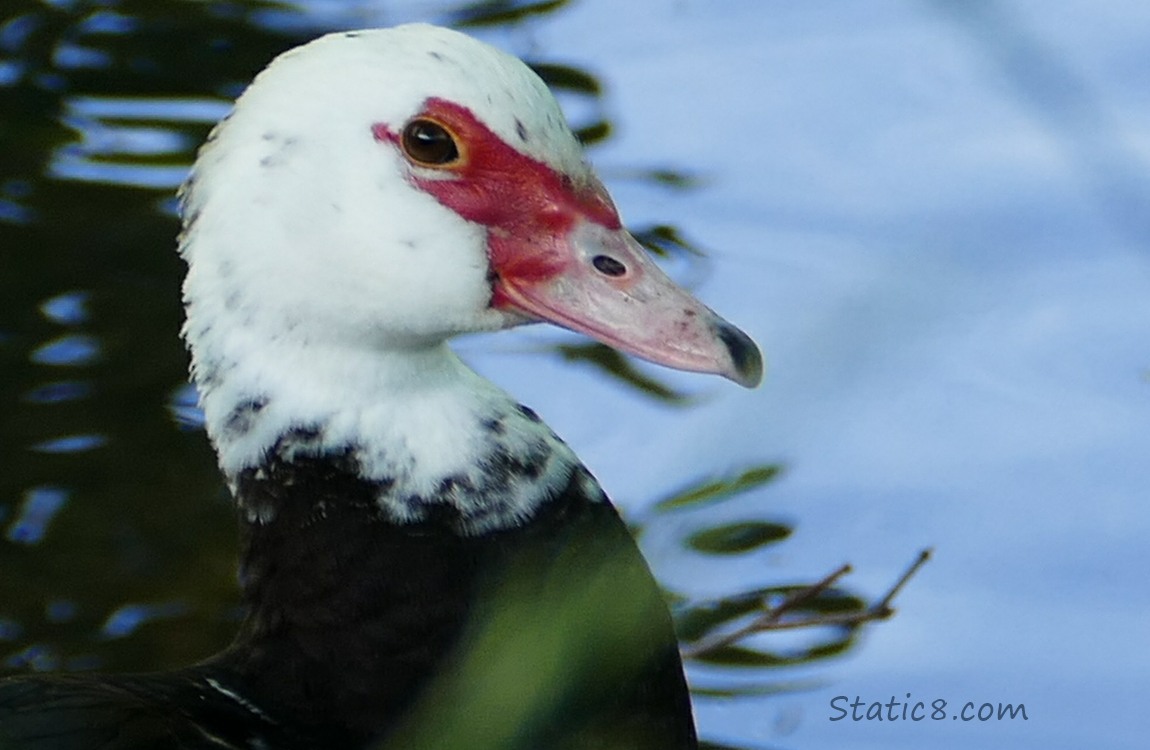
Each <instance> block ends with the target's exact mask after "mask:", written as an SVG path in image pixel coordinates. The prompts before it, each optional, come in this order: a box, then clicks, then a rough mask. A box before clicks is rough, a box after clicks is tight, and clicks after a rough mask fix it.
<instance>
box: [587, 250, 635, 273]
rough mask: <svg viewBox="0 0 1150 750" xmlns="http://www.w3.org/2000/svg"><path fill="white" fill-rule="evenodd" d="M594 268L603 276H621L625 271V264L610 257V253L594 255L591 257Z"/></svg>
mask: <svg viewBox="0 0 1150 750" xmlns="http://www.w3.org/2000/svg"><path fill="white" fill-rule="evenodd" d="M591 265H593V266H595V270H596V271H598V272H599V273H601V274H603V275H605V276H622V275H623V274H625V273H627V266H625V265H623V264H622V263H620V262H619V261H617V260H615V259H614V258H612V257H611V256H610V255H596V256H595V257H594V258H592V259H591Z"/></svg>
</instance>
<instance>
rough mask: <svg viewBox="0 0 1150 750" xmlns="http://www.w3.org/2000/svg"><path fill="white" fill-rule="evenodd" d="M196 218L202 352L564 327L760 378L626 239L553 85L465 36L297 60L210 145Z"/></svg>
mask: <svg viewBox="0 0 1150 750" xmlns="http://www.w3.org/2000/svg"><path fill="white" fill-rule="evenodd" d="M184 219H185V231H184V235H183V241H182V243H181V250H182V252H183V254H184V256H185V259H186V260H187V261H188V263H189V274H188V277H187V281H186V283H185V298H186V302H187V304H188V307H189V322H188V325H187V328H186V330H185V334H186V336H187V337H188V338H189V340H190V341H191V342H192V343H193V356H194V357H195V356H196V355H197V352H196V351H195V341H196V340H197V339H198V338H200V337H201V334H206V330H205V329H206V328H207V327H210V326H213V325H217V324H218V323H219V322H220V321H222V320H224V319H227V320H228V321H230V323H229V325H230V326H231V328H232V329H234V330H235V331H237V335H240V333H238V332H241V331H246V332H249V333H253V332H260V333H253V335H262V336H264V337H265V338H266V337H276V338H277V339H279V340H294V341H297V342H298V343H300V344H304V345H311V346H313V347H314V346H338V347H366V348H380V349H388V348H390V349H394V348H408V349H416V348H419V347H421V346H427V345H433V344H437V343H441V342H442V341H443V340H445V339H447V338H449V337H451V336H453V335H456V334H459V333H465V332H470V331H487V330H495V329H500V328H506V327H510V326H514V325H519V324H522V323H527V322H534V321H547V322H551V323H554V324H556V325H559V326H562V327H564V328H568V329H571V330H573V331H578V332H580V333H583V334H586V335H588V336H591V337H592V338H595V339H597V340H599V341H601V342H603V343H605V344H608V345H610V346H612V347H614V348H617V349H620V350H623V351H626V352H630V353H632V354H635V355H637V356H639V357H642V358H644V359H647V360H650V361H652V362H656V363H659V364H662V365H666V366H669V367H674V368H678V369H683V370H691V371H698V372H710V373H717V374H720V375H723V376H725V377H727V378H730V379H731V380H733V381H735V382H738V383H740V384H742V385H745V386H753V385H755V384H757V383H758V382H759V380H760V378H761V375H762V360H761V356H760V354H759V351H758V349H757V347H756V346H755V344H754V343H753V342H752V341H751V340H750V338H748V337H747V336H746V335H745V334H744V333H742V332H741V331H740V330H738V329H737V328H735V327H734V326H733V325H731V324H730V323H727V322H726V321H724V320H723V319H722V318H720V317H719V316H718V315H716V314H715V313H714V312H713V311H711V310H710V309H709V308H707V307H706V306H704V305H703V304H702V303H700V302H699V301H698V300H696V299H695V298H694V297H693V296H691V295H690V294H689V293H687V292H686V291H684V290H682V289H681V288H679V287H678V286H676V285H675V284H674V283H673V282H672V281H671V280H670V279H669V278H667V276H666V275H665V274H664V273H663V272H662V271H661V270H660V269H659V267H658V266H657V265H655V264H654V263H653V262H652V260H651V259H650V257H649V256H648V254H647V253H646V251H645V250H644V249H643V248H642V247H641V246H640V244H639V243H638V242H637V241H636V240H635V238H634V237H632V236H631V234H629V233H628V232H627V230H626V229H625V228H624V227H623V223H622V220H621V219H620V216H619V212H618V210H617V209H616V207H615V205H614V204H613V202H612V200H611V198H610V196H609V195H608V193H607V191H606V189H605V188H604V187H603V185H602V183H601V182H600V181H599V180H598V179H597V178H596V177H595V175H594V173H593V172H592V170H591V168H590V167H589V166H588V164H587V163H586V161H585V160H584V158H583V153H582V149H581V147H580V145H579V143H578V141H577V140H576V138H575V137H574V136H573V134H572V133H571V130H570V128H569V127H568V126H567V124H566V122H565V120H564V118H563V115H562V113H561V112H560V110H559V107H558V104H557V103H556V101H555V99H554V97H553V96H552V95H551V93H550V92H549V91H548V89H547V87H546V86H545V84H544V83H543V82H542V81H541V80H540V79H539V77H538V76H537V75H535V73H534V72H532V71H531V70H530V69H529V68H528V67H527V66H526V65H524V64H523V63H522V62H521V61H519V60H518V59H516V58H514V57H511V56H509V55H506V54H504V53H502V52H499V51H498V50H496V49H494V48H492V47H490V46H488V45H486V44H483V43H481V42H478V41H476V40H474V39H471V38H470V37H467V36H465V35H462V34H459V33H457V32H453V31H449V30H446V29H441V28H436V27H431V26H426V25H409V26H402V27H397V28H393V29H381V30H371V31H362V32H349V33H342V34H331V35H328V36H325V37H322V38H320V39H318V40H316V41H314V42H311V43H310V44H307V45H304V46H303V47H299V48H297V49H295V50H292V51H290V52H288V53H285V54H284V55H282V56H280V57H279V58H278V59H277V60H276V61H274V62H273V63H272V64H271V65H270V66H269V67H268V68H267V69H266V70H265V71H264V72H263V73H261V74H260V75H259V76H258V77H257V78H256V80H255V81H254V82H253V83H252V85H251V86H250V87H249V88H248V90H247V91H246V92H245V93H244V94H243V95H242V96H241V98H240V99H239V100H238V102H237V104H236V107H235V109H234V110H233V112H232V113H231V114H230V115H229V116H228V117H227V118H225V120H224V121H223V122H222V123H221V124H220V125H219V126H218V127H217V129H216V131H215V132H214V133H213V135H212V136H211V137H210V138H209V142H208V144H207V145H206V146H205V147H204V149H203V150H202V152H201V154H200V157H199V159H198V160H197V163H196V166H195V168H194V170H193V175H192V178H191V179H190V180H189V183H188V185H187V186H186V189H185V191H184ZM199 360H200V361H197V362H196V367H198V368H200V369H201V370H202V369H204V367H205V362H204V361H203V360H204V357H203V356H200V357H199ZM197 379H198V380H199V381H201V382H200V385H201V388H203V387H204V386H205V383H204V382H202V381H204V380H205V379H209V378H208V375H207V374H205V373H203V372H200V373H198V378H197Z"/></svg>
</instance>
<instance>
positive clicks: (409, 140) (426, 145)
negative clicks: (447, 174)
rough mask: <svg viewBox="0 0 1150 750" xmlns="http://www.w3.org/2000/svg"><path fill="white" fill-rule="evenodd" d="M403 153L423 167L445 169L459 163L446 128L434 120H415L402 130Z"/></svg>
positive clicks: (452, 141) (455, 146) (457, 152)
mask: <svg viewBox="0 0 1150 750" xmlns="http://www.w3.org/2000/svg"><path fill="white" fill-rule="evenodd" d="M402 142H403V152H404V153H405V154H407V158H409V159H411V160H412V161H413V162H415V163H416V164H419V165H421V166H425V167H446V166H451V165H452V164H454V163H455V162H457V161H459V147H458V146H457V145H456V144H455V138H454V137H453V136H452V135H451V133H450V132H448V130H447V128H445V127H443V126H442V125H440V124H439V123H438V122H435V121H434V120H426V119H422V118H420V119H416V120H412V121H411V122H409V123H407V125H406V126H405V127H404V128H403V140H402Z"/></svg>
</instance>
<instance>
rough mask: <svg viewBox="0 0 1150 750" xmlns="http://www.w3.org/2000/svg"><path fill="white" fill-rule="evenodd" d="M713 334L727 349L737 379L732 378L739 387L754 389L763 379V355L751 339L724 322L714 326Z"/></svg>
mask: <svg viewBox="0 0 1150 750" xmlns="http://www.w3.org/2000/svg"><path fill="white" fill-rule="evenodd" d="M715 329H716V330H715V333H716V334H717V335H718V337H719V340H720V341H722V342H723V345H724V346H726V347H727V353H728V354H730V356H731V364H733V365H734V367H735V373H736V374H737V377H732V378H731V379H732V380H734V381H735V382H736V383H738V384H739V385H742V386H745V387H747V388H754V387H755V386H757V385H758V384H759V383H760V382H761V381H762V379H763V355H762V353H761V352H759V347H758V346H757V345H756V344H755V342H754V341H752V340H751V337H750V336H748V335H747V334H745V333H743V332H742V331H740V330H739V329H738V328H735V327H734V326H733V325H731V324H730V323H727V322H726V321H721V322H719V323H717V324H716V325H715Z"/></svg>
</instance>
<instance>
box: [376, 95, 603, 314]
mask: <svg viewBox="0 0 1150 750" xmlns="http://www.w3.org/2000/svg"><path fill="white" fill-rule="evenodd" d="M420 117H421V118H425V119H428V120H434V121H435V122H437V123H439V124H440V125H443V126H444V127H446V128H447V130H448V131H449V132H450V133H452V134H453V135H454V136H455V141H456V145H457V146H458V148H459V152H460V159H459V161H458V163H457V164H455V165H450V166H444V167H436V168H434V169H435V170H436V171H437V172H440V173H443V175H444V176H443V177H438V176H437V177H435V178H431V177H425V176H422V175H420V174H418V173H413V174H412V175H411V177H410V179H411V181H412V182H413V183H415V184H416V185H417V186H418V187H419V188H420V189H421V190H423V191H424V192H427V193H430V194H431V195H433V196H435V198H436V199H437V200H438V201H439V202H440V203H442V204H443V205H445V206H447V207H448V208H450V209H452V210H453V211H455V212H456V213H457V214H459V215H460V216H462V217H463V218H465V219H467V220H468V221H474V222H475V223H477V224H482V225H484V226H486V227H488V228H489V229H490V230H491V231H490V235H489V237H488V257H489V259H490V261H491V266H492V270H494V271H495V273H496V274H497V276H499V277H500V278H508V279H516V280H519V281H522V282H528V283H529V282H533V281H542V280H544V279H548V278H551V277H554V276H555V275H557V274H559V273H562V272H563V270H564V269H565V268H566V267H567V265H568V264H569V262H570V258H569V257H568V256H569V252H567V250H566V247H565V244H566V243H564V242H563V241H562V239H563V238H564V237H566V236H568V235H569V234H570V233H571V231H572V229H573V228H574V226H575V223H576V221H577V220H578V219H581V218H582V219H586V220H589V221H592V222H594V223H596V224H599V225H600V226H603V227H605V228H607V229H611V230H619V229H621V228H622V226H623V225H622V222H621V221H620V220H619V214H618V212H617V211H616V210H615V205H614V204H613V203H612V202H611V197H610V196H609V195H608V194H607V190H606V188H604V187H603V185H602V184H601V183H599V182H598V181H597V180H596V181H592V182H590V183H589V184H586V185H580V186H576V185H574V184H573V183H572V180H571V178H569V177H567V176H566V175H560V174H559V173H557V172H556V171H555V170H554V169H552V168H551V167H549V166H547V165H546V164H543V163H542V162H539V161H536V160H535V159H532V158H531V157H529V156H526V155H524V154H522V153H520V152H519V151H516V150H515V149H514V148H511V147H510V146H508V145H507V144H506V143H505V142H504V141H503V139H502V138H500V137H499V136H497V135H495V134H494V133H492V132H491V130H489V129H488V128H487V126H486V125H484V124H483V123H481V122H479V120H478V119H476V117H475V115H473V114H472V113H471V111H470V110H468V109H467V108H466V107H462V106H460V105H458V104H455V103H454V102H449V101H445V100H443V99H437V98H432V99H428V100H427V102H426V103H425V104H424V107H423V111H422V114H421V115H420ZM372 132H373V133H374V135H375V137H376V139H377V140H381V141H389V142H391V143H394V144H396V145H397V146H399V145H400V139H401V135H400V133H397V132H395V131H393V130H391V129H390V128H388V127H387V126H386V125H381V124H377V125H375V126H373V128H372ZM501 291H502V285H501V284H499V283H496V284H495V287H494V289H493V292H494V297H493V298H492V300H491V305H492V307H495V308H497V309H504V308H506V307H508V300H507V298H506V296H505V295H503V294H502V293H501Z"/></svg>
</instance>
